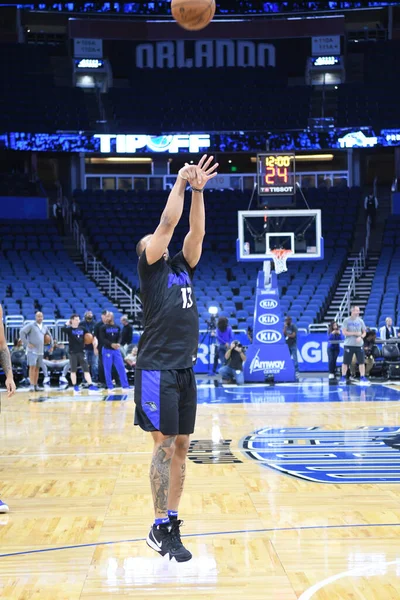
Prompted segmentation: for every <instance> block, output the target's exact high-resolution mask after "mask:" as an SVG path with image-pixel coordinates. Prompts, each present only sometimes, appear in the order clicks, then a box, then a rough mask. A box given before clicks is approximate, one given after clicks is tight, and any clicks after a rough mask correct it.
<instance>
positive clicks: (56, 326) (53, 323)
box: [4, 315, 67, 344]
mask: <svg viewBox="0 0 400 600" xmlns="http://www.w3.org/2000/svg"><path fill="white" fill-rule="evenodd" d="M4 322H5V332H6V340H7V343H8V344H13V343H14V340H15V339H18V338H19V337H20V330H21V329H22V327H23V326H24V325H27V324H28V323H33V322H34V321H33V320H29V319H28V320H26V321H25V320H24V317H23V316H22V315H8V316H7V317H5V319H4ZM43 323H44V325H47V327H48V328H49V331H50V333H51V335H52V336H53V339H55V340H57V341H67V338H66V336H65V334H63V333H62V332H61V329H62V327H64V326H65V323H66V319H58V320H55V319H43Z"/></svg>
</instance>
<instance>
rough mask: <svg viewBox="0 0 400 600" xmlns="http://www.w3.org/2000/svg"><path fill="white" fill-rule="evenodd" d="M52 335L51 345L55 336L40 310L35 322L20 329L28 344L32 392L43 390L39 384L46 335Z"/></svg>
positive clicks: (25, 343)
mask: <svg viewBox="0 0 400 600" xmlns="http://www.w3.org/2000/svg"><path fill="white" fill-rule="evenodd" d="M45 335H48V336H49V337H50V346H52V345H53V336H52V335H51V333H50V330H49V329H48V327H47V325H45V324H44V323H43V313H42V312H40V311H38V312H37V313H36V314H35V322H34V323H28V324H27V325H24V327H22V329H21V331H20V336H21V340H22V341H23V343H24V345H28V351H27V355H26V357H27V360H28V367H29V381H30V384H31V385H30V388H29V390H30V391H31V392H34V391H35V392H40V391H42V390H43V388H42V387H40V386H39V385H38V379H39V369H40V368H42V370H43V354H44V336H45Z"/></svg>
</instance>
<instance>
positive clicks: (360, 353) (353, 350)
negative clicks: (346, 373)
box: [343, 346, 365, 366]
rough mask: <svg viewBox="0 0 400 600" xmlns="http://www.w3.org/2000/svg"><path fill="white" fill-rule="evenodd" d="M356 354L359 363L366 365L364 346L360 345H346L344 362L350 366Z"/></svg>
mask: <svg viewBox="0 0 400 600" xmlns="http://www.w3.org/2000/svg"><path fill="white" fill-rule="evenodd" d="M354 354H355V355H356V360H357V362H358V364H359V365H365V352H364V348H362V347H360V346H344V354H343V364H344V365H347V366H350V365H351V361H352V360H353V355H354Z"/></svg>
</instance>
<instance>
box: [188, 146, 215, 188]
mask: <svg viewBox="0 0 400 600" xmlns="http://www.w3.org/2000/svg"><path fill="white" fill-rule="evenodd" d="M213 159H214V157H213V156H209V157H208V159H207V154H203V156H202V157H201V159H200V161H199V164H198V165H188V163H186V164H185V166H184V167H182V169H181V170H180V171H179V175H180V177H182V178H183V179H186V180H187V181H188V183H189V185H191V186H192V187H195V188H198V189H203V187H204V186H205V185H206V183H207V181H209V180H210V179H212V178H213V177H215V176H216V175H217V173H215V169H216V168H217V167H218V163H215V164H214V165H213V166H212V167H210V164H211V163H212V161H213Z"/></svg>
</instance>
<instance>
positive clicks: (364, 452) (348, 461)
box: [242, 426, 400, 485]
mask: <svg viewBox="0 0 400 600" xmlns="http://www.w3.org/2000/svg"><path fill="white" fill-rule="evenodd" d="M399 433H400V429H399V427H381V426H378V427H366V426H362V427H359V428H358V429H351V430H344V431H338V430H335V431H329V430H327V429H323V428H322V427H304V428H303V427H296V428H281V427H279V428H277V429H273V428H270V427H265V428H263V429H258V430H257V431H254V432H253V433H251V434H250V435H248V436H246V437H245V438H244V440H243V441H242V449H243V452H244V453H245V454H246V456H248V457H249V458H252V459H254V460H256V461H257V462H258V464H260V465H262V466H265V467H269V468H271V469H274V470H275V471H278V472H279V473H286V474H288V475H292V476H294V477H298V478H299V479H304V480H306V481H316V482H319V483H334V484H335V485H337V484H338V483H340V484H343V483H368V484H371V483H400V472H399V471H398V469H397V463H398V461H399V457H400V454H399V450H398V449H396V447H394V448H392V447H391V446H390V445H386V444H385V443H384V441H383V440H384V439H388V438H389V439H390V438H392V437H396V436H397V437H398V435H399Z"/></svg>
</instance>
